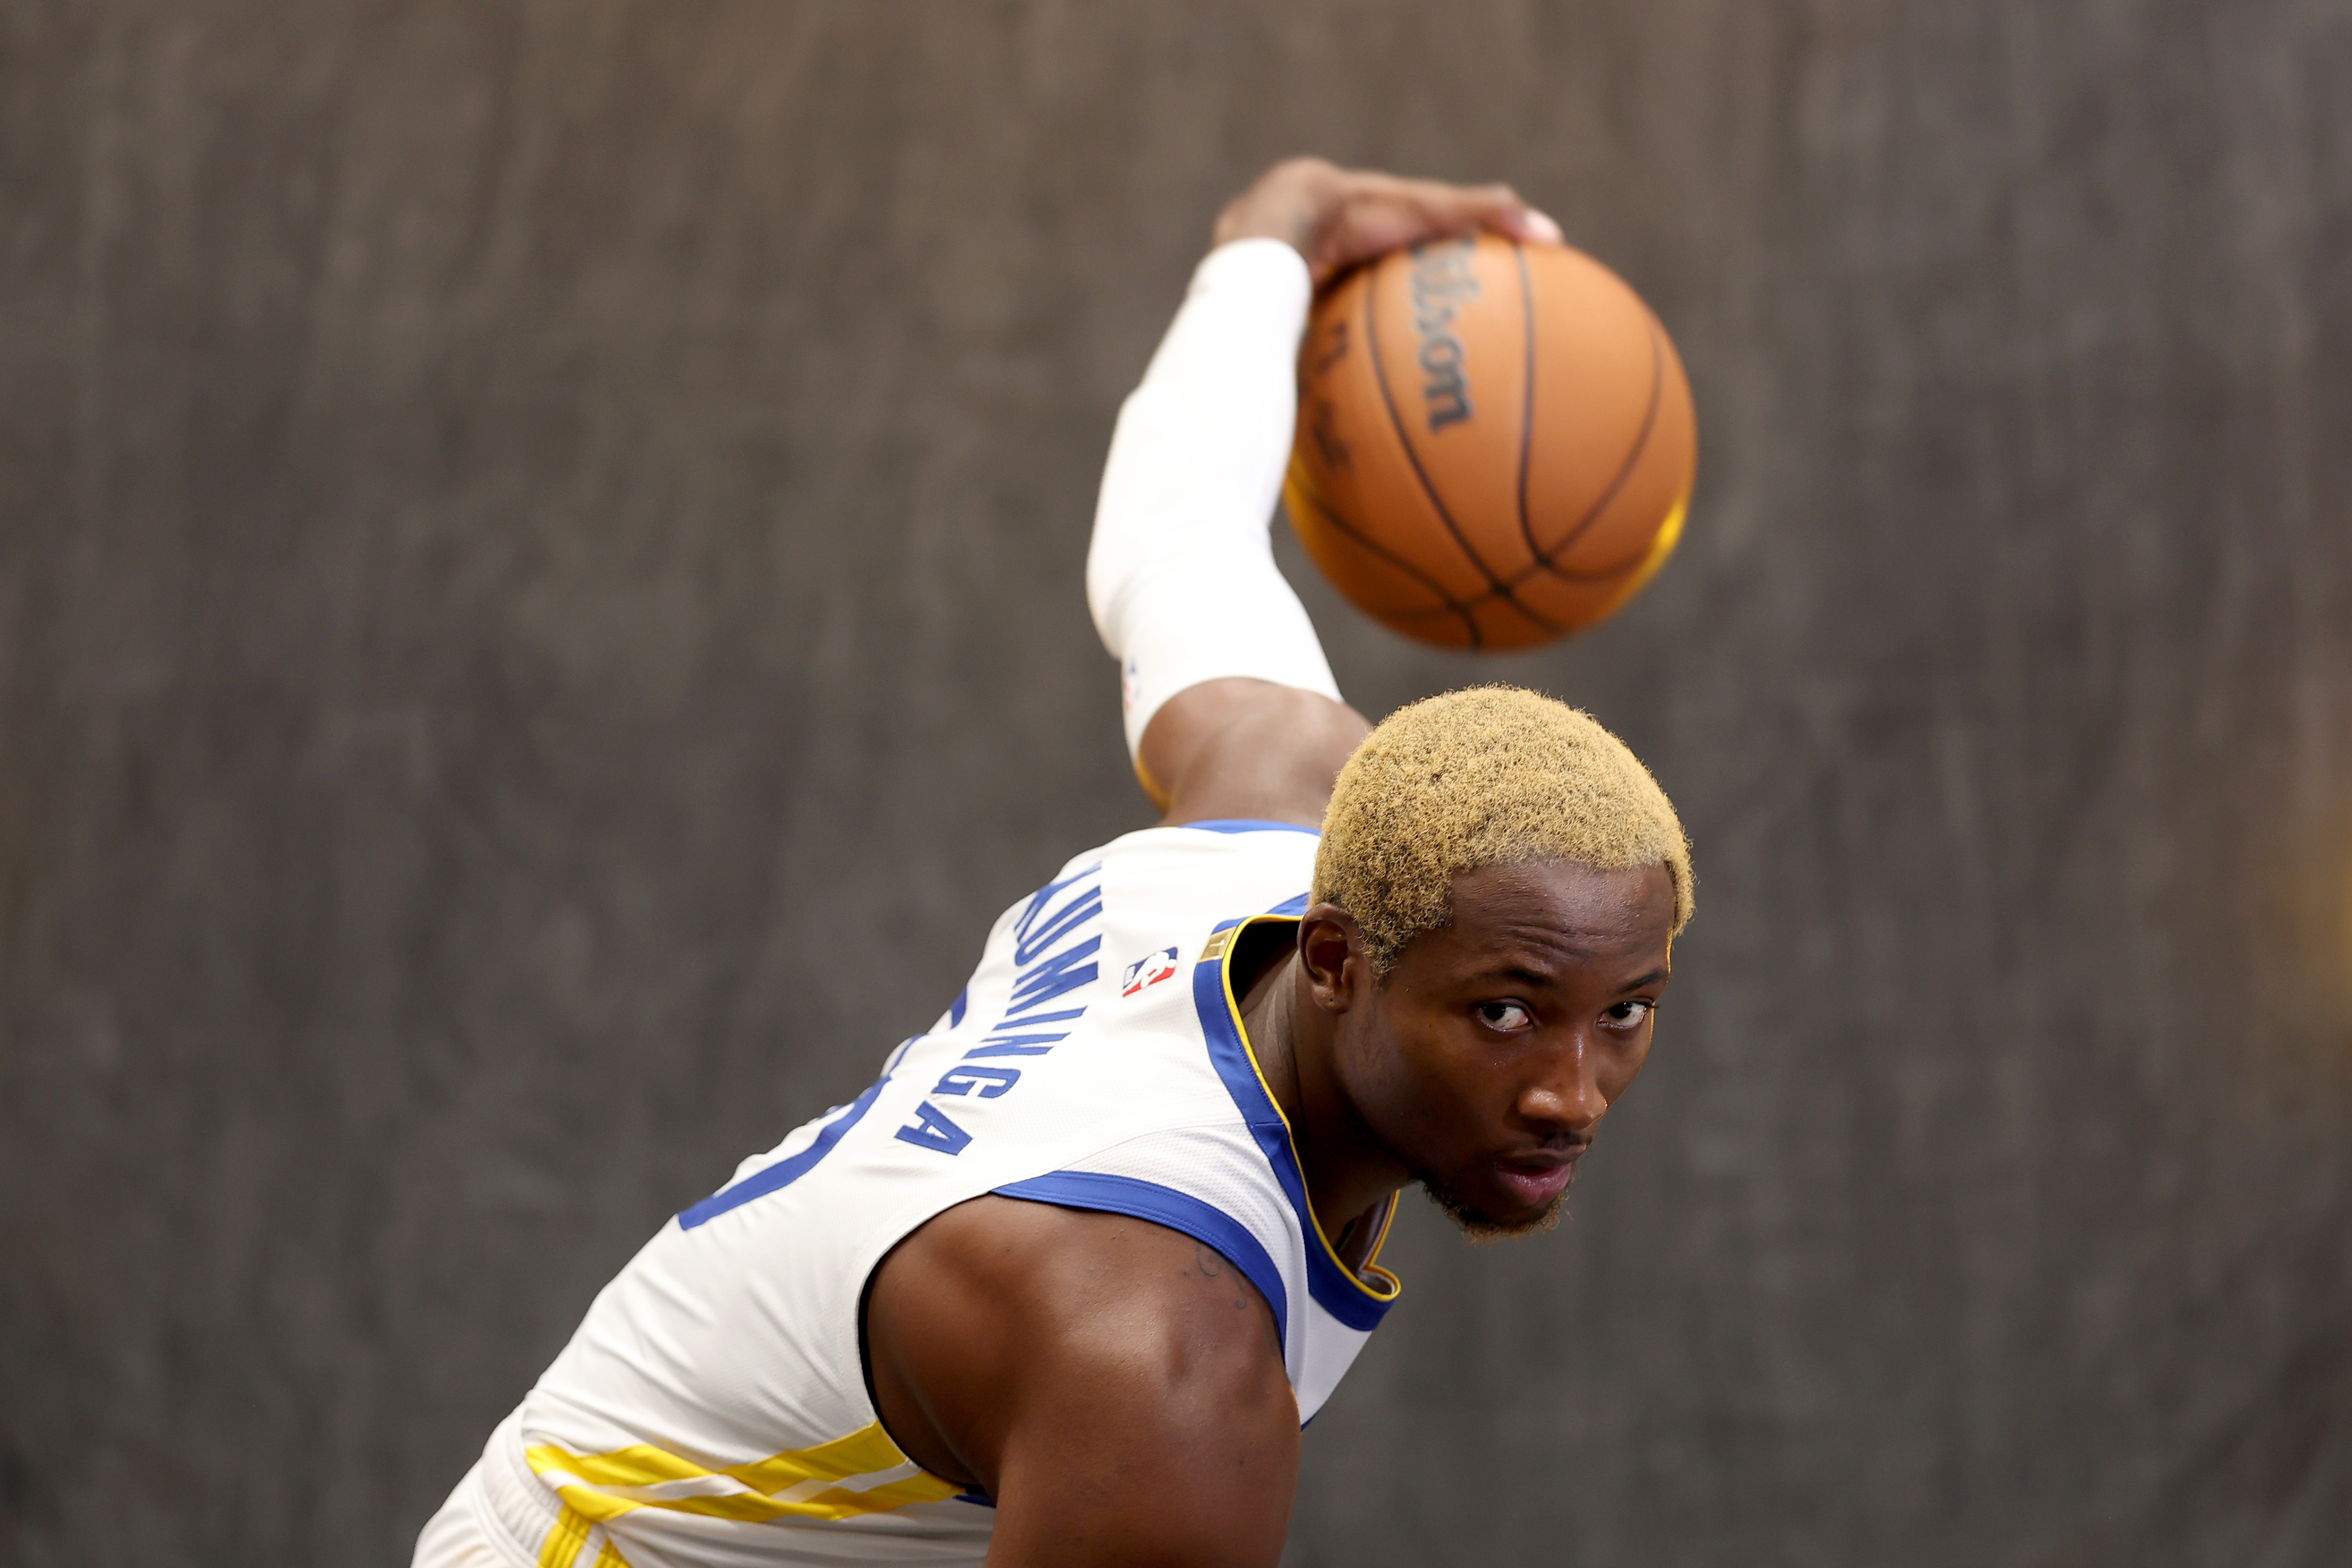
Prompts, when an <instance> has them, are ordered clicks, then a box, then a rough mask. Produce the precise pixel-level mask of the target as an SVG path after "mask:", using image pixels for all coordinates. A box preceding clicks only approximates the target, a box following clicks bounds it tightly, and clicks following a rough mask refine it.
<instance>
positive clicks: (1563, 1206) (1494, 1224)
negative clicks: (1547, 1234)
mask: <svg viewBox="0 0 2352 1568" xmlns="http://www.w3.org/2000/svg"><path fill="white" fill-rule="evenodd" d="M1420 1182H1421V1190H1422V1191H1423V1193H1426V1194H1428V1195H1429V1201H1430V1202H1431V1203H1433V1204H1435V1205H1437V1206H1438V1207H1439V1208H1441V1209H1444V1211H1445V1217H1446V1218H1448V1219H1450V1220H1452V1221H1453V1222H1454V1224H1455V1225H1456V1226H1459V1227H1460V1228H1461V1231H1462V1234H1463V1235H1464V1236H1465V1237H1467V1238H1468V1239H1470V1240H1472V1241H1508V1240H1510V1239H1511V1238H1512V1237H1521V1236H1536V1235H1538V1234H1540V1233H1542V1232H1544V1231H1547V1230H1550V1229H1552V1228H1553V1227H1555V1226H1558V1225H1559V1222H1560V1218H1561V1216H1562V1215H1566V1214H1567V1213H1568V1190H1567V1189H1566V1188H1565V1187H1563V1188H1561V1189H1560V1194H1559V1196H1558V1197H1556V1198H1554V1199H1552V1200H1551V1201H1550V1202H1549V1203H1548V1204H1544V1205H1540V1206H1538V1207H1537V1208H1532V1209H1524V1210H1521V1211H1520V1212H1518V1213H1517V1214H1496V1213H1495V1212H1493V1211H1492V1210H1490V1209H1489V1208H1487V1207H1486V1205H1482V1204H1476V1203H1473V1202H1471V1201H1470V1200H1469V1199H1467V1198H1465V1197H1464V1196H1463V1194H1461V1192H1460V1191H1459V1190H1458V1189H1456V1188H1455V1187H1454V1185H1453V1184H1450V1183H1448V1182H1446V1181H1445V1180H1444V1179H1443V1178H1442V1177H1438V1176H1432V1175H1428V1174H1423V1176H1422V1177H1420Z"/></svg>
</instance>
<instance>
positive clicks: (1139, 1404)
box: [988, 1282, 1298, 1568]
mask: <svg viewBox="0 0 2352 1568" xmlns="http://www.w3.org/2000/svg"><path fill="white" fill-rule="evenodd" d="M1238 1288H1239V1289H1242V1290H1244V1291H1246V1290H1247V1289H1249V1287H1248V1285H1247V1283H1246V1282H1242V1283H1240V1285H1239V1287H1238ZM1230 1351H1231V1347H1230V1345H1228V1346H1223V1347H1216V1346H1209V1345H1202V1344H1196V1345H1192V1346H1189V1347H1177V1346H1172V1345H1171V1344H1169V1343H1167V1342H1160V1343H1158V1344H1153V1343H1149V1342H1146V1343H1139V1344H1134V1345H1130V1346H1125V1347H1121V1346H1118V1345H1113V1344H1108V1343H1098V1344H1097V1345H1095V1346H1092V1347H1090V1348H1089V1349H1088V1350H1087V1352H1085V1353H1082V1354H1081V1355H1078V1356H1076V1357H1072V1358H1068V1359H1060V1358H1055V1359H1057V1360H1059V1375H1056V1376H1054V1377H1053V1378H1052V1383H1051V1386H1050V1387H1041V1388H1039V1389H1038V1390H1037V1391H1036V1394H1035V1395H1034V1396H1033V1397H1032V1398H1031V1399H1028V1400H1024V1408H1023V1410H1022V1413H1021V1416H1020V1419H1019V1420H1018V1422H1017V1423H1016V1424H1015V1425H1014V1426H1013V1428H1012V1429H1011V1430H1009V1431H1008V1433H1007V1435H1006V1442H1005V1445H1004V1451H1003V1458H1002V1460H1001V1462H1000V1465H999V1471H998V1478H997V1494H996V1496H997V1521H996V1531H995V1536H994V1539H993V1540H992V1542H991V1543H990V1547H989V1553H988V1562H989V1568H1014V1565H1016V1564H1017V1565H1019V1568H1036V1565H1044V1564H1052V1565H1053V1568H1138V1565H1140V1564H1147V1563H1148V1564H1165V1565H1167V1568H1211V1565H1216V1568H1229V1565H1230V1568H1249V1565H1252V1564H1262V1565H1264V1568H1274V1565H1275V1564H1276V1563H1277V1562H1278V1561H1279V1560H1280V1559H1281V1556H1282V1545H1283V1539H1284V1536H1285V1535H1286V1533H1287V1531H1288V1529H1289V1524H1290V1505H1291V1500H1292V1497H1293V1495H1294V1493H1295V1492H1296V1491H1297V1485H1298V1406H1297V1402H1296V1401H1295V1400H1294V1398H1293V1397H1292V1395H1291V1392H1290V1386H1289V1384H1288V1382H1287V1381H1286V1379H1285V1378H1284V1376H1283V1373H1282V1363H1281V1361H1280V1359H1279V1358H1278V1356H1275V1355H1269V1354H1260V1355H1256V1356H1251V1357H1246V1358H1244V1357H1242V1356H1237V1355H1234V1354H1232V1353H1230ZM1171 1352H1172V1353H1171Z"/></svg>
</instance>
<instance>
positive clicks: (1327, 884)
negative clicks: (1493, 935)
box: [1314, 686, 1693, 975]
mask: <svg viewBox="0 0 2352 1568" xmlns="http://www.w3.org/2000/svg"><path fill="white" fill-rule="evenodd" d="M1523 860H1572V861H1575V862H1577V863H1579V864H1580V865H1586V866H1591V867H1595V868H1599V869H1601V870H1604V871H1622V870H1631V869H1633V868H1636V867H1643V866H1664V868H1666V874H1667V875H1668V876H1669V877H1670V878H1672V879H1673V880H1674V885H1675V925H1674V929H1675V931H1676V932H1680V931H1681V930H1682V929H1683V927H1684V926H1685V924H1687V923H1688V922H1689V921H1690V917H1691V908H1692V897H1691V895H1692V889H1693V879H1692V877H1691V863H1690V845H1689V841H1688V840H1687V839H1685V837H1683V826H1682V822H1681V820H1680V819H1679V818H1678V817H1676V816H1675V808H1674V805H1673V803H1672V802H1670V801H1668V800H1667V799H1666V792H1665V791H1664V790H1662V789H1660V788H1659V787H1658V781H1657V780H1655V779H1654V778H1652V777H1651V776H1650V770H1649V769H1647V768H1645V767H1643V765H1642V763H1641V761H1640V759H1638V758H1637V757H1635V756H1634V755H1633V752H1631V751H1629V750H1627V749H1626V745H1625V742H1622V741H1620V740H1619V739H1618V738H1617V737H1616V736H1614V735H1612V734H1611V733H1610V732H1609V731H1606V730H1604V729H1602V728H1601V725H1600V724H1599V723H1598V722H1597V721H1595V720H1594V719H1593V718H1592V716H1591V714H1589V713H1584V712H1580V711H1579V710H1576V709H1574V708H1570V706H1569V705H1568V704H1566V703H1565V702H1559V701H1555V700H1553V699H1551V698H1549V697H1546V696H1543V695H1542V694H1540V693H1538V692H1534V691H1527V690H1522V689H1519V688H1517V687H1512V686H1476V687H1472V688H1470V689H1467V690H1463V691H1449V692H1447V693H1445V694H1444V696H1441V697H1432V698H1429V699H1427V700H1423V701H1420V702H1416V703H1414V704H1412V706H1411V707H1409V708H1400V709H1398V710H1396V711H1395V712H1394V713H1391V714H1390V715H1389V717H1388V718H1387V719H1386V720H1385V721H1382V722H1381V725H1380V726H1379V727H1378V728H1376V729H1375V730H1373V731H1372V732H1371V733H1370V734H1369V735H1367V736H1365V737H1364V739H1363V742H1362V743H1361V744H1360V745H1359V746H1358V747H1357V748H1356V751H1355V754H1354V755H1353V756H1350V757H1349V759H1348V765H1347V766H1345V767H1343V768H1341V769H1340V770H1339V783H1338V784H1336V785H1334V786H1333V788H1332V791H1331V805H1330V806H1329V808H1328V810H1326V811H1325V812H1324V814H1323V843H1322V846H1321V847H1320V848H1318V850H1317V851H1316V854H1315V891H1314V899H1315V901H1316V902H1318V903H1333V904H1337V905H1339V907H1340V908H1341V909H1343V910H1347V911H1348V912H1349V914H1350V915H1353V916H1354V917H1355V919H1356V924H1357V926H1358V927H1359V928H1360V930H1361V931H1362V932H1363V940H1364V955H1365V958H1366V960H1367V962H1369V963H1370V964H1371V966H1372V973H1374V974H1375V975H1385V974H1386V973H1388V972H1389V970H1390V969H1391V967H1392V966H1393V965H1394V964H1395V963H1396V960H1397V955H1398V954H1399V953H1400V952H1402V951H1403V950H1404V946H1405V944H1406V943H1407V942H1411V941H1412V939H1413V938H1414V937H1416V936H1419V935H1420V934H1421V933H1422V932H1423V931H1434V930H1436V929H1437V928H1438V927H1440V926H1443V925H1444V924H1445V923H1446V922H1447V921H1450V920H1452V919H1453V918H1454V877H1455V876H1456V875H1458V874H1459V873H1461V872H1464V871H1468V870H1473V869H1475V868H1478V867H1480V866H1491V865H1496V864H1503V863H1509V862H1516V861H1523Z"/></svg>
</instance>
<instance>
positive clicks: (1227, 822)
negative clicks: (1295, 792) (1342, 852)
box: [1171, 816, 1323, 838]
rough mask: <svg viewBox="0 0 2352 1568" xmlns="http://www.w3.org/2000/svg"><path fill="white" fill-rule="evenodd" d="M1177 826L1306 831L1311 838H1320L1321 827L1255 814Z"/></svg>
mask: <svg viewBox="0 0 2352 1568" xmlns="http://www.w3.org/2000/svg"><path fill="white" fill-rule="evenodd" d="M1171 826H1175V827H1191V828H1195V829H1197V830H1199V831H1200V832H1202V833H1304V834H1306V835H1307V837H1310V838H1320V837H1323V830H1322V829H1321V828H1319V827H1301V826H1299V825H1298V824H1297V823H1295V822H1268V821H1266V820H1265V819H1264V818H1262V817H1255V816H1217V817H1212V818H1210V819H1209V820H1208V821H1206V822H1178V823H1172V824H1171Z"/></svg>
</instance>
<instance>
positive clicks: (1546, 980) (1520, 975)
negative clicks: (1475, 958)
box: [1476, 963, 1674, 993]
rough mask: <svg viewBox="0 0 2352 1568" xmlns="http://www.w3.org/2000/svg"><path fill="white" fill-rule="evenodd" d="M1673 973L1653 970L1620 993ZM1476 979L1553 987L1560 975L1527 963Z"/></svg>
mask: <svg viewBox="0 0 2352 1568" xmlns="http://www.w3.org/2000/svg"><path fill="white" fill-rule="evenodd" d="M1672 973H1674V971H1672V970H1670V969H1653V970H1652V971H1650V973H1647V974H1644V975H1642V976H1640V977H1639V978H1637V979H1633V980H1629V981H1627V982H1626V983H1625V984H1622V985H1621V986H1619V987H1618V988H1617V989H1618V991H1619V992H1620V993H1622V992H1627V991H1639V990H1640V989H1642V987H1643V986H1644V985H1655V984H1657V983H1658V982H1659V981H1661V980H1664V979H1665V978H1666V977H1667V976H1668V975H1669V974H1672ZM1476 978H1478V979H1480V980H1514V981H1518V982H1521V983H1523V984H1528V985H1553V984H1559V973H1557V972H1555V971H1551V970H1545V969H1538V968H1537V967H1535V966H1534V965H1532V964H1527V963H1501V964H1497V965H1496V966H1495V967H1494V968H1492V969H1488V970H1484V971H1482V972H1480V973H1479V974H1478V975H1477V976H1476Z"/></svg>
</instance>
